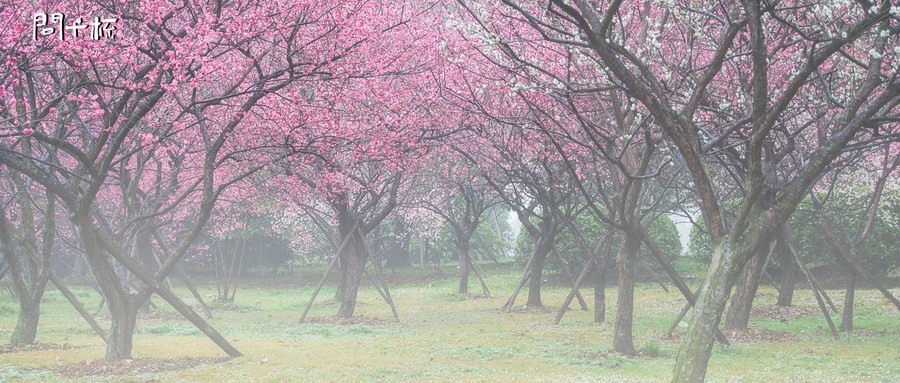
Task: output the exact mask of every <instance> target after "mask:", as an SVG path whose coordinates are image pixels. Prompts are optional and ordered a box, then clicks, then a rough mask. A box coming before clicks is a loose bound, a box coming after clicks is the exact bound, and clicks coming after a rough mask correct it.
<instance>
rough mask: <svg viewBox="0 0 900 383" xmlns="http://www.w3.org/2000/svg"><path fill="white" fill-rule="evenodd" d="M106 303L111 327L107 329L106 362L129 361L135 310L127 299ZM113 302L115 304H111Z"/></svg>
mask: <svg viewBox="0 0 900 383" xmlns="http://www.w3.org/2000/svg"><path fill="white" fill-rule="evenodd" d="M108 301H109V316H110V321H111V322H112V327H110V329H109V343H107V344H106V360H108V361H119V360H125V359H131V347H132V344H133V339H134V326H135V323H136V321H137V309H136V308H134V307H131V306H132V305H131V302H130V301H129V300H128V299H125V300H118V299H116V300H111V301H110V300H108ZM114 301H115V302H116V303H113V302H114Z"/></svg>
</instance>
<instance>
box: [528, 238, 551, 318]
mask: <svg viewBox="0 0 900 383" xmlns="http://www.w3.org/2000/svg"><path fill="white" fill-rule="evenodd" d="M541 238H543V237H541ZM552 248H553V240H552V239H547V240H543V239H542V240H539V241H538V243H536V244H535V247H534V251H535V254H534V259H533V260H532V261H531V270H530V271H529V274H530V275H529V277H528V278H529V281H528V302H526V303H525V305H526V306H528V307H544V303H543V302H542V301H541V282H542V281H541V279H543V273H544V261H545V260H546V259H547V255H548V254H550V250H551V249H552Z"/></svg>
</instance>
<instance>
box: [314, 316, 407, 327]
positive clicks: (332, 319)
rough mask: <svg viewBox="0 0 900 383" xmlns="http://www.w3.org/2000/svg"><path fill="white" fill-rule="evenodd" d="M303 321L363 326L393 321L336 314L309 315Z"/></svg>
mask: <svg viewBox="0 0 900 383" xmlns="http://www.w3.org/2000/svg"><path fill="white" fill-rule="evenodd" d="M303 323H315V324H330V325H336V326H352V325H364V326H385V325H388V324H390V323H393V322H388V321H386V320H384V319H380V318H374V317H367V316H356V317H350V318H340V317H336V316H328V317H311V318H306V320H305V321H303Z"/></svg>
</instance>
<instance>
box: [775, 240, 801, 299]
mask: <svg viewBox="0 0 900 383" xmlns="http://www.w3.org/2000/svg"><path fill="white" fill-rule="evenodd" d="M787 230H788V231H787V233H789V230H790V229H787ZM790 240H791V236H790V234H785V235H784V236H783V237H780V238H779V239H778V244H777V245H776V250H777V251H778V264H779V265H778V267H779V268H780V269H781V286H779V289H778V302H776V303H775V304H777V305H778V306H784V307H788V306H790V305H791V304H792V303H793V300H794V283H795V282H794V281H795V278H796V273H797V263H796V262H795V261H794V257H792V256H791V253H790V250H788V248H787V244H786V243H784V242H785V241H790Z"/></svg>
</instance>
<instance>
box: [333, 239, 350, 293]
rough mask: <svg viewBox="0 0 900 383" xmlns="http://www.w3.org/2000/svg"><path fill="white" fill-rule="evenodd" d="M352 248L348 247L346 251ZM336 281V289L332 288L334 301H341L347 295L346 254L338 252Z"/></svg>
mask: <svg viewBox="0 0 900 383" xmlns="http://www.w3.org/2000/svg"><path fill="white" fill-rule="evenodd" d="M350 251H352V250H350V249H348V250H347V251H346V252H350ZM338 256H339V258H338V261H337V262H338V283H337V289H335V290H334V301H335V302H343V301H344V299H345V298H346V296H347V292H346V286H347V274H348V270H347V258H348V256H347V255H343V254H339V255H338Z"/></svg>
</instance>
